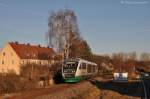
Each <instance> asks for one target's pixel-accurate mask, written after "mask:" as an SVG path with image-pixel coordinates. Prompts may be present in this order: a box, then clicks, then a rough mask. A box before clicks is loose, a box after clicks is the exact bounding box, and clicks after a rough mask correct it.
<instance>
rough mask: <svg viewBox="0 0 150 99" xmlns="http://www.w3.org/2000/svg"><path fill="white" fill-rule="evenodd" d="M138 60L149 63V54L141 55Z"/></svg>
mask: <svg viewBox="0 0 150 99" xmlns="http://www.w3.org/2000/svg"><path fill="white" fill-rule="evenodd" d="M140 60H141V61H150V54H149V53H142V54H141V55H140Z"/></svg>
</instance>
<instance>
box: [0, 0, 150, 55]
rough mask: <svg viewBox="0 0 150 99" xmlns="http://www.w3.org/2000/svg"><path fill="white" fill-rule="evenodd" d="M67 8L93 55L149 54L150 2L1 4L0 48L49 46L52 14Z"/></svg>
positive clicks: (32, 0) (24, 0)
mask: <svg viewBox="0 0 150 99" xmlns="http://www.w3.org/2000/svg"><path fill="white" fill-rule="evenodd" d="M66 7H67V8H68V9H72V10H73V11H74V12H75V14H76V16H77V19H78V25H79V30H80V33H81V36H82V37H83V38H84V39H85V40H86V41H87V42H88V44H89V45H90V47H91V49H92V52H93V53H97V54H111V53H117V52H133V51H136V52H137V53H142V52H148V53H150V0H0V48H3V47H4V45H5V44H6V43H7V42H10V41H18V42H20V43H31V44H42V45H43V46H46V44H47V43H46V40H45V34H46V33H47V32H48V17H49V16H50V13H51V12H52V11H58V10H60V9H65V8H66Z"/></svg>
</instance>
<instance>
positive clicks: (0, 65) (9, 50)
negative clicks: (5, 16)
mask: <svg viewBox="0 0 150 99" xmlns="http://www.w3.org/2000/svg"><path fill="white" fill-rule="evenodd" d="M54 55H55V52H54V50H53V49H52V48H49V47H41V46H40V45H30V44H29V43H28V44H19V43H18V42H9V43H7V44H6V46H5V47H4V48H3V49H2V50H1V52H0V73H9V72H14V73H16V74H18V75H19V74H20V67H21V66H23V65H26V64H38V65H48V66H49V65H51V64H53V63H54Z"/></svg>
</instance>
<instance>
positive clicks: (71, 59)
mask: <svg viewBox="0 0 150 99" xmlns="http://www.w3.org/2000/svg"><path fill="white" fill-rule="evenodd" d="M65 61H82V62H86V63H88V64H92V65H97V64H96V63H94V62H90V61H88V60H85V59H82V58H70V59H67V60H65Z"/></svg>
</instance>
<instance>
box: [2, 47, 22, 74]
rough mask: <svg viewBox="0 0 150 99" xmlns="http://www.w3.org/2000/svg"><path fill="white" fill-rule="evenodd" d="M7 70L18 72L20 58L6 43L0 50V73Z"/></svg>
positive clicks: (7, 71)
mask: <svg viewBox="0 0 150 99" xmlns="http://www.w3.org/2000/svg"><path fill="white" fill-rule="evenodd" d="M9 72H14V73H16V74H19V73H20V58H19V57H18V55H17V54H16V52H15V51H14V50H13V48H12V47H11V46H10V45H9V44H7V45H6V46H5V47H4V48H3V49H2V50H1V52H0V73H9Z"/></svg>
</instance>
